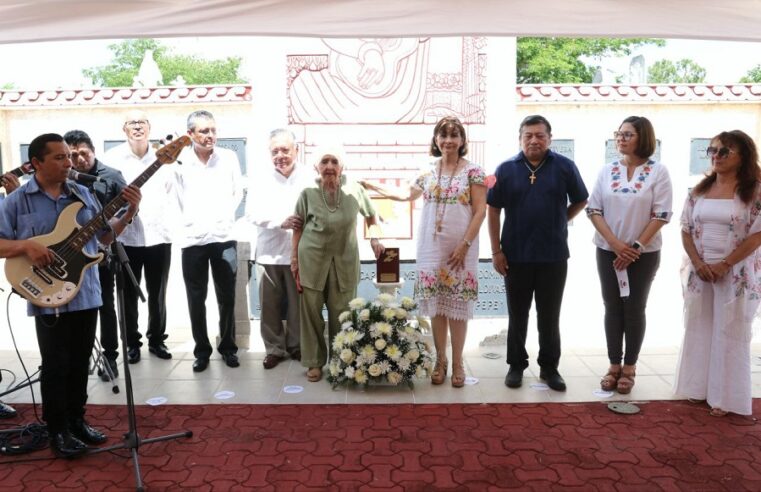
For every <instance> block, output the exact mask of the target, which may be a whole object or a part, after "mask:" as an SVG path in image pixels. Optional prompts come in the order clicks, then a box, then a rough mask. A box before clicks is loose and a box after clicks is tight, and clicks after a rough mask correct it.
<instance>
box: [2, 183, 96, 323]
mask: <svg viewBox="0 0 761 492" xmlns="http://www.w3.org/2000/svg"><path fill="white" fill-rule="evenodd" d="M75 201H78V202H82V203H83V204H84V207H82V208H81V209H80V210H79V212H78V213H77V222H78V223H79V225H80V226H82V225H84V224H86V223H87V222H88V221H89V220H90V219H92V218H93V217H94V216H95V214H97V213H98V212H99V211H100V207H99V206H98V204H97V203H96V202H95V199H94V198H93V197H92V195H90V193H88V192H87V188H85V187H84V186H81V185H78V184H76V183H74V182H71V181H67V182H66V183H65V184H64V191H63V193H62V194H61V195H60V196H59V197H58V198H53V197H51V196H50V195H48V194H47V193H45V192H44V191H43V190H42V189H40V187H39V185H38V184H37V179H36V178H33V179H30V180H29V181H27V182H26V183H24V184H23V185H21V186H20V187H19V189H17V190H16V191H14V192H13V193H11V194H10V195H8V196H7V197H6V198H5V200H3V202H2V206H0V238H3V239H28V238H30V237H34V236H39V235H41V234H47V233H49V232H51V231H52V230H53V229H55V225H56V221H57V219H58V216H59V215H60V213H61V212H62V211H63V209H64V208H66V207H67V206H68V205H71V204H72V203H74V202H75ZM84 249H85V251H86V252H87V253H89V254H91V255H94V254H96V253H97V251H98V243H97V240H96V239H95V238H92V239H91V240H90V241H89V242H88V243H87V244H86V245H85V248H84ZM101 304H102V300H101V291H100V281H99V279H98V269H97V268H92V267H91V268H88V269H87V270H86V271H85V274H84V276H83V277H82V283H81V287H80V290H79V292H77V295H76V296H75V297H74V299H72V300H71V302H69V303H68V304H65V305H63V306H61V307H59V308H57V310H56V309H55V308H53V309H51V308H40V307H37V306H35V305H33V304H32V303H29V305H28V308H27V313H28V314H29V315H30V316H38V315H40V314H55V313H56V311H58V312H61V313H64V312H70V311H81V310H84V309H94V308H98V307H100V306H101Z"/></svg>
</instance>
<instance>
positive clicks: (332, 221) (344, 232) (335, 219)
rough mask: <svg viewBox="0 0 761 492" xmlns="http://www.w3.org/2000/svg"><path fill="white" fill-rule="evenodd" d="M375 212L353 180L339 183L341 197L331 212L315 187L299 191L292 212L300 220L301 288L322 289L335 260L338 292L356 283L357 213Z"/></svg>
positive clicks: (353, 286)
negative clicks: (301, 226) (342, 183)
mask: <svg viewBox="0 0 761 492" xmlns="http://www.w3.org/2000/svg"><path fill="white" fill-rule="evenodd" d="M358 213H359V214H362V216H364V217H372V216H374V215H375V209H374V208H373V204H372V202H371V201H370V197H369V196H368V195H367V192H366V191H365V189H364V188H363V187H362V186H360V185H359V184H358V183H355V182H351V181H350V182H348V183H346V184H344V185H342V186H341V200H340V205H339V207H338V209H337V210H335V211H334V212H331V211H330V210H328V207H327V204H326V203H325V199H324V197H323V194H322V191H321V189H320V187H319V186H316V187H313V188H307V189H305V190H304V191H302V192H301V195H300V196H299V201H298V202H297V203H296V214H297V215H298V216H299V217H301V218H302V219H304V229H303V232H302V234H301V239H300V240H299V276H300V279H301V285H303V286H304V287H307V288H310V289H314V290H323V289H324V288H325V285H326V282H327V279H328V272H329V271H330V264H331V262H335V265H336V272H337V273H338V286H339V289H340V291H341V292H347V291H350V290H353V289H355V288H356V287H357V284H358V283H359V250H358V248H357V232H356V230H357V214H358Z"/></svg>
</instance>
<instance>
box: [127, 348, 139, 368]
mask: <svg viewBox="0 0 761 492" xmlns="http://www.w3.org/2000/svg"><path fill="white" fill-rule="evenodd" d="M127 362H129V363H130V364H137V363H138V362H140V347H131V348H130V349H128V350H127Z"/></svg>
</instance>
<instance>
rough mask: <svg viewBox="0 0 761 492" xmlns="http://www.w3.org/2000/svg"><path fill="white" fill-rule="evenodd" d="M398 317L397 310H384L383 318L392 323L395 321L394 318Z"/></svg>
mask: <svg viewBox="0 0 761 492" xmlns="http://www.w3.org/2000/svg"><path fill="white" fill-rule="evenodd" d="M395 315H396V309H394V308H386V309H384V310H383V317H384V318H386V319H387V320H388V321H391V320H392V319H394V316H395Z"/></svg>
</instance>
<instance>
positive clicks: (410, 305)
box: [402, 296, 416, 311]
mask: <svg viewBox="0 0 761 492" xmlns="http://www.w3.org/2000/svg"><path fill="white" fill-rule="evenodd" d="M415 305H416V304H415V301H414V300H413V299H412V298H411V297H406V296H405V297H402V307H403V308H404V309H406V310H407V311H410V310H412V309H415Z"/></svg>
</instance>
